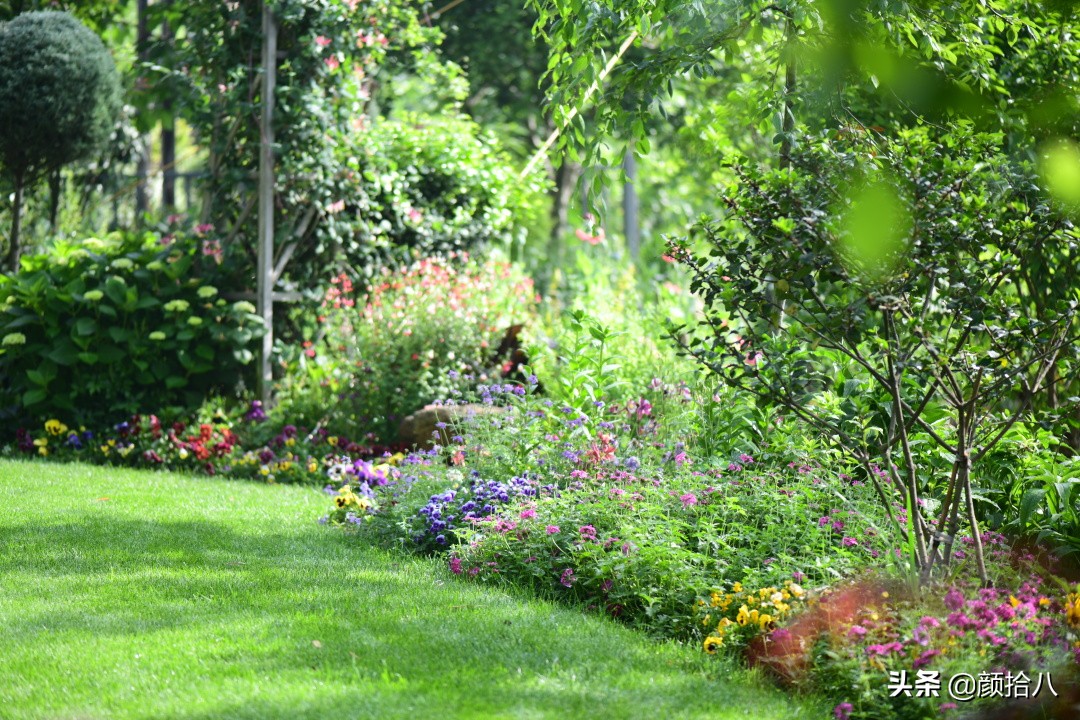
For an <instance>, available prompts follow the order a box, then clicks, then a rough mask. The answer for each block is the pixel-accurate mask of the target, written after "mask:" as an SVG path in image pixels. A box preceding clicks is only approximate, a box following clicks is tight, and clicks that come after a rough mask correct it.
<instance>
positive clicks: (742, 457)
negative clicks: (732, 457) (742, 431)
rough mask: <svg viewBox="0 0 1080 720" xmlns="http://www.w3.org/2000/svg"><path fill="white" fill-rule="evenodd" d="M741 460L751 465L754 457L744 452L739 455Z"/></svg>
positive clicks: (744, 463)
mask: <svg viewBox="0 0 1080 720" xmlns="http://www.w3.org/2000/svg"><path fill="white" fill-rule="evenodd" d="M739 462H741V463H742V464H743V465H749V464H750V463H752V462H754V458H752V457H750V456H749V455H747V454H746V453H743V454H742V455H740V456H739Z"/></svg>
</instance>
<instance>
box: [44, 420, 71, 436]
mask: <svg viewBox="0 0 1080 720" xmlns="http://www.w3.org/2000/svg"><path fill="white" fill-rule="evenodd" d="M67 430H68V426H67V425H65V424H64V423H62V422H60V421H59V420H49V421H48V422H46V423H45V432H47V433H49V434H50V435H63V434H64V433H66V432H67Z"/></svg>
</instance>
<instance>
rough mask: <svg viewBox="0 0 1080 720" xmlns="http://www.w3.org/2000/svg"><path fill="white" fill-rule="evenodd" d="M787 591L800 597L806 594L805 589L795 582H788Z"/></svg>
mask: <svg viewBox="0 0 1080 720" xmlns="http://www.w3.org/2000/svg"><path fill="white" fill-rule="evenodd" d="M788 591H789V592H790V593H791V594H792V595H794V596H795V597H797V598H801V597H802V596H803V595H805V594H806V591H805V590H803V589H802V588H801V587H800V586H798V585H796V584H795V583H788Z"/></svg>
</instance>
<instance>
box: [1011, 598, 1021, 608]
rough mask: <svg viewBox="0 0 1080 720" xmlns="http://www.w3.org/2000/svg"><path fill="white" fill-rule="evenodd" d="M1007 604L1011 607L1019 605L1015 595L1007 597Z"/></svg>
mask: <svg viewBox="0 0 1080 720" xmlns="http://www.w3.org/2000/svg"><path fill="white" fill-rule="evenodd" d="M1009 604H1010V605H1012V606H1013V607H1017V606H1018V605H1020V601H1019V600H1018V599H1017V597H1016V596H1015V595H1010V596H1009Z"/></svg>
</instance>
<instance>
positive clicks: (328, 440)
mask: <svg viewBox="0 0 1080 720" xmlns="http://www.w3.org/2000/svg"><path fill="white" fill-rule="evenodd" d="M326 444H327V445H329V446H330V447H337V435H331V436H330V437H328V438H326Z"/></svg>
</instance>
